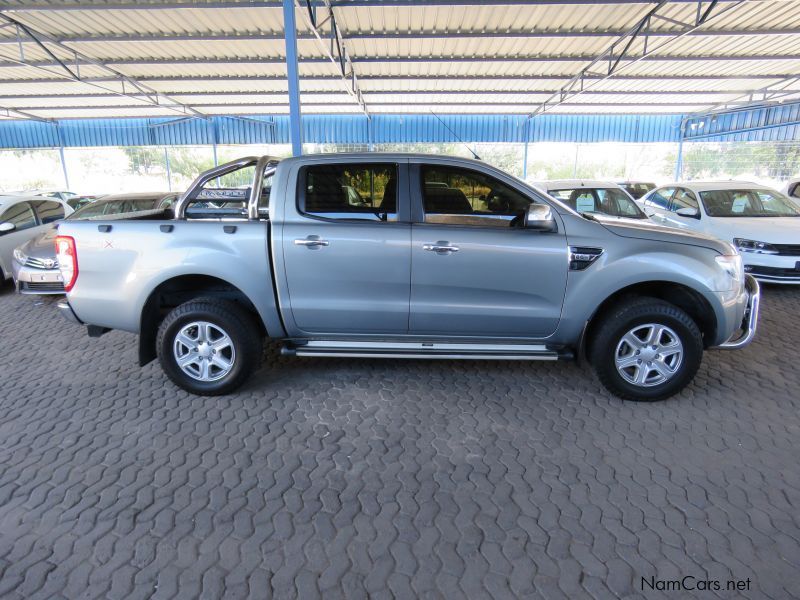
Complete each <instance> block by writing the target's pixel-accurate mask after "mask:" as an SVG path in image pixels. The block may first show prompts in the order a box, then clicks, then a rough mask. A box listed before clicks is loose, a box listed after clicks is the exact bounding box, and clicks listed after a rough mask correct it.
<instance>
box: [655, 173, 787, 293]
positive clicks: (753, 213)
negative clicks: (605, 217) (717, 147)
mask: <svg viewBox="0 0 800 600" xmlns="http://www.w3.org/2000/svg"><path fill="white" fill-rule="evenodd" d="M642 204H643V206H644V211H645V213H647V215H648V216H649V217H650V218H651V219H652V220H653V221H655V222H656V223H661V224H663V225H669V226H672V227H679V228H681V229H691V230H693V231H699V232H703V233H706V234H709V235H713V236H714V237H717V238H719V239H721V240H725V241H728V242H733V243H734V244H735V245H736V247H737V248H738V249H739V252H740V253H741V254H742V259H743V261H744V265H745V272H747V273H751V274H752V275H753V276H754V277H756V278H757V279H760V280H762V281H768V282H773V283H795V284H800V207H798V205H796V204H794V203H793V202H792V201H791V200H789V198H787V197H786V196H785V195H783V194H781V193H780V192H778V191H776V190H773V189H771V188H768V187H765V186H762V185H758V184H756V183H748V182H743V181H692V182H688V183H671V184H668V185H664V186H661V187H659V188H656V189H655V190H653V191H652V192H650V193H649V194H647V196H645V197H644V198H643V199H642Z"/></svg>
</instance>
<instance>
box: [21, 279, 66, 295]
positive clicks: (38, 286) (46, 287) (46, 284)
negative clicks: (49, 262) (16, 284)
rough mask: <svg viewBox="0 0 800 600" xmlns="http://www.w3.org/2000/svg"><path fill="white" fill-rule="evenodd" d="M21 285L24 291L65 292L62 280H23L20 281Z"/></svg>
mask: <svg viewBox="0 0 800 600" xmlns="http://www.w3.org/2000/svg"><path fill="white" fill-rule="evenodd" d="M20 287H21V289H22V291H29V292H51V293H58V292H60V293H63V292H64V284H63V283H61V282H60V281H34V282H28V281H22V282H20Z"/></svg>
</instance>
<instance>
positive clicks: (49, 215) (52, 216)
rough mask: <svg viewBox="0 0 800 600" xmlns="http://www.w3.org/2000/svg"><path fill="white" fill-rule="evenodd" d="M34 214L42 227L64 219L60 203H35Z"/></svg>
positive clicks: (48, 201)
mask: <svg viewBox="0 0 800 600" xmlns="http://www.w3.org/2000/svg"><path fill="white" fill-rule="evenodd" d="M34 204H35V206H36V213H37V214H38V215H39V221H40V222H41V223H42V225H45V224H47V223H53V222H54V221H58V220H59V219H63V218H64V205H63V204H61V203H60V202H52V201H50V200H47V201H44V202H35V203H34Z"/></svg>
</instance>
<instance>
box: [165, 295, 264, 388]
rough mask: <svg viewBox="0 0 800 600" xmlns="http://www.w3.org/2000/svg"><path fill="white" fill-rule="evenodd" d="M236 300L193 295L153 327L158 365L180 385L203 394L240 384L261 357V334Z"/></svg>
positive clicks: (254, 368) (256, 365) (253, 369)
mask: <svg viewBox="0 0 800 600" xmlns="http://www.w3.org/2000/svg"><path fill="white" fill-rule="evenodd" d="M258 332H259V328H258V327H257V325H256V323H255V321H254V319H253V318H252V316H251V315H250V313H249V312H247V311H246V310H244V309H243V308H242V307H241V306H240V305H238V304H236V303H235V302H232V301H229V300H220V299H218V298H198V299H197V300H191V301H189V302H186V303H185V304H181V305H180V306H178V307H177V308H175V309H174V310H172V311H171V312H170V313H169V314H168V315H167V316H166V318H165V319H164V320H163V321H162V323H161V325H160V327H159V328H158V337H157V339H156V348H157V350H158V358H159V361H160V362H161V368H162V369H163V370H164V372H165V373H166V374H167V376H169V378H170V379H171V380H172V381H173V382H175V384H177V385H178V386H179V387H182V388H183V389H185V390H187V391H189V392H191V393H193V394H199V395H203V396H216V395H220V394H227V393H230V392H232V391H234V390H235V389H236V388H238V387H239V386H241V385H242V384H243V383H244V382H245V380H246V379H247V378H248V377H249V376H250V375H251V373H252V372H253V371H255V370H256V369H257V368H258V365H259V363H260V361H261V352H262V338H261V337H260V335H259V334H258Z"/></svg>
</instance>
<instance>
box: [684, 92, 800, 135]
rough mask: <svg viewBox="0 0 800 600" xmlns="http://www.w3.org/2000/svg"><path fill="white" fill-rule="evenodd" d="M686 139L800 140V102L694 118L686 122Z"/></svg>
mask: <svg viewBox="0 0 800 600" xmlns="http://www.w3.org/2000/svg"><path fill="white" fill-rule="evenodd" d="M684 139H686V140H697V141H707V142H717V141H731V142H733V141H735V142H774V141H786V140H800V102H795V103H791V104H784V105H778V106H770V107H768V108H756V109H750V110H738V111H731V112H727V113H722V114H717V115H713V116H701V117H694V118H691V119H688V120H687V122H686V135H685V138H684Z"/></svg>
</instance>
